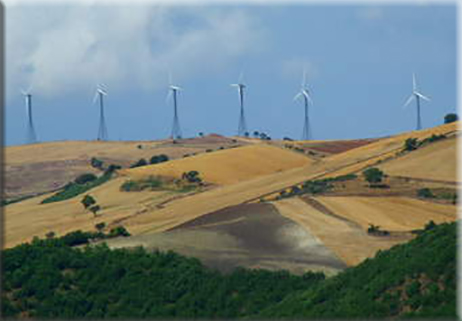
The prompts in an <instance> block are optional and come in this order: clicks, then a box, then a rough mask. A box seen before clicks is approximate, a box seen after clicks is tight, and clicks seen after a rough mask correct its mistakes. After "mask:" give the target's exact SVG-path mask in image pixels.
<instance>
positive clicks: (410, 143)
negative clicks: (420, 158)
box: [404, 137, 419, 151]
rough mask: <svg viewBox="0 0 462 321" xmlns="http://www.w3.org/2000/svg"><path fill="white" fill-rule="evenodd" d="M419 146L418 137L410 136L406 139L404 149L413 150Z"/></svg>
mask: <svg viewBox="0 0 462 321" xmlns="http://www.w3.org/2000/svg"><path fill="white" fill-rule="evenodd" d="M418 147H419V141H418V139H417V138H412V137H411V138H408V139H406V140H405V141H404V150H407V151H413V150H415V149H417V148H418Z"/></svg>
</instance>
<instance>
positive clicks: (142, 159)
mask: <svg viewBox="0 0 462 321" xmlns="http://www.w3.org/2000/svg"><path fill="white" fill-rule="evenodd" d="M146 165H148V162H147V161H146V160H145V159H144V158H141V159H140V160H138V161H137V162H136V163H134V164H132V165H130V168H135V167H140V166H146Z"/></svg>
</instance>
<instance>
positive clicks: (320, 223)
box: [273, 198, 413, 266]
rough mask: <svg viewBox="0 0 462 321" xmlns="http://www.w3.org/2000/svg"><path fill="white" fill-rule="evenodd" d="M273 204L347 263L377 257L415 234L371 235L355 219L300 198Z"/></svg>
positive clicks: (352, 264) (282, 213) (349, 264)
mask: <svg viewBox="0 0 462 321" xmlns="http://www.w3.org/2000/svg"><path fill="white" fill-rule="evenodd" d="M273 204H274V205H275V206H276V208H277V209H278V211H279V213H281V215H284V216H286V217H287V218H289V219H291V220H293V221H295V222H297V223H298V224H299V225H300V226H303V228H305V229H306V230H307V231H308V232H309V233H310V234H312V235H314V236H315V237H316V238H317V239H319V240H320V242H322V243H323V244H324V245H325V246H326V247H328V248H329V249H330V250H332V252H334V253H335V254H336V255H337V256H338V257H339V258H340V259H342V261H344V262H345V263H346V264H347V265H348V266H354V265H357V264H359V263H361V262H362V261H364V260H365V259H366V258H370V257H374V256H375V254H376V253H377V251H378V250H384V249H389V248H390V247H392V246H394V245H396V244H400V243H403V242H406V241H408V240H410V239H411V238H412V237H413V236H411V235H409V234H401V235H393V236H388V237H385V236H380V237H379V236H371V235H368V234H367V233H366V232H365V230H363V229H361V228H359V227H358V226H357V224H355V223H354V222H349V221H348V220H345V219H341V218H338V217H335V216H332V215H329V214H326V213H323V212H321V211H320V210H318V209H315V208H314V207H312V206H310V205H308V204H307V203H306V202H304V201H303V200H301V199H299V198H289V199H284V200H281V201H277V202H274V203H273Z"/></svg>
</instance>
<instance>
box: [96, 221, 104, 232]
mask: <svg viewBox="0 0 462 321" xmlns="http://www.w3.org/2000/svg"><path fill="white" fill-rule="evenodd" d="M105 227H106V223H104V222H101V223H98V224H96V225H95V228H96V229H97V230H98V231H100V232H101V231H102V230H104V228H105Z"/></svg>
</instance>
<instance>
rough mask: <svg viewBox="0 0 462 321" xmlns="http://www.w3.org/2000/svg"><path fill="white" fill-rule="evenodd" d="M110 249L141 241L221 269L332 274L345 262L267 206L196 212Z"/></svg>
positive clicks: (343, 266)
mask: <svg viewBox="0 0 462 321" xmlns="http://www.w3.org/2000/svg"><path fill="white" fill-rule="evenodd" d="M108 244H109V246H111V247H127V246H136V245H143V246H146V247H148V248H158V249H161V250H175V251H177V252H179V253H181V254H184V255H188V256H195V257H197V258H199V259H201V261H203V262H204V263H205V264H206V265H208V266H210V267H213V268H216V269H218V270H220V271H223V272H229V271H231V270H233V269H235V268H236V267H238V266H244V267H247V268H265V269H270V270H279V269H287V270H290V271H292V272H294V273H297V274H302V273H304V272H306V271H309V270H314V271H325V272H327V273H328V274H332V273H335V272H337V271H339V270H341V269H343V268H345V267H346V266H345V264H344V263H343V262H342V261H340V260H339V259H338V258H337V257H336V256H335V255H333V254H332V252H331V251H330V250H328V249H327V248H326V247H325V246H323V244H322V243H320V242H319V241H318V240H317V239H316V238H314V237H313V236H312V235H311V234H310V233H309V232H307V231H306V230H305V229H303V228H302V227H300V226H299V225H298V224H297V223H295V222H294V221H292V220H290V219H288V218H286V217H284V216H281V215H280V214H279V213H278V211H277V210H276V209H275V207H274V206H273V205H271V204H247V205H238V206H233V207H229V208H225V209H222V210H219V211H217V212H214V213H210V214H207V215H204V216H201V217H199V218H197V219H195V220H192V221H189V222H186V223H184V224H181V225H179V226H177V227H175V228H173V229H170V230H168V231H167V232H164V233H155V234H149V235H141V236H135V237H131V238H128V239H118V240H114V241H109V242H108Z"/></svg>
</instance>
